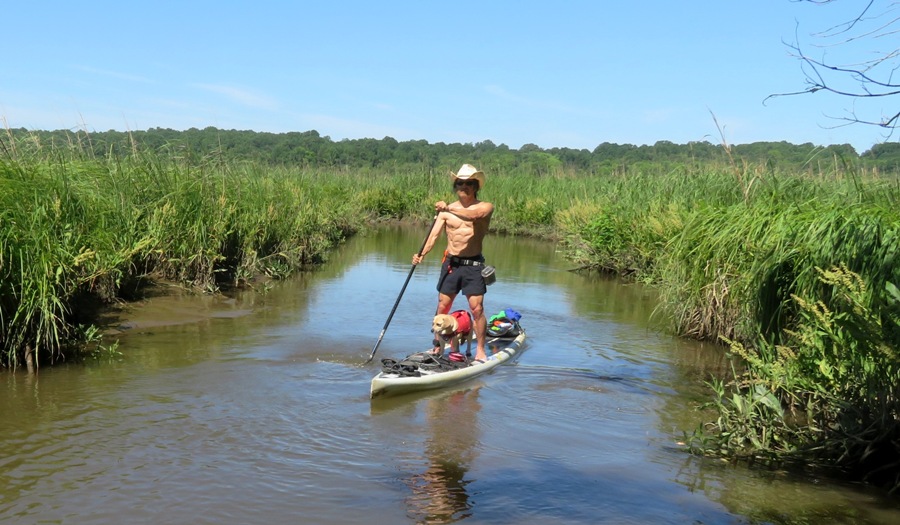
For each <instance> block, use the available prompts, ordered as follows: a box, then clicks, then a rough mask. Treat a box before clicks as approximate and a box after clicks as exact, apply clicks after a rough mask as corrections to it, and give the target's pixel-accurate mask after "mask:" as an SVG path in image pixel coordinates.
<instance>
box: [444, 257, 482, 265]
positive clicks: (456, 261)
mask: <svg viewBox="0 0 900 525" xmlns="http://www.w3.org/2000/svg"><path fill="white" fill-rule="evenodd" d="M449 261H450V266H483V265H484V259H483V258H482V257H481V256H480V255H476V256H474V257H457V256H456V255H451V256H450V257H449Z"/></svg>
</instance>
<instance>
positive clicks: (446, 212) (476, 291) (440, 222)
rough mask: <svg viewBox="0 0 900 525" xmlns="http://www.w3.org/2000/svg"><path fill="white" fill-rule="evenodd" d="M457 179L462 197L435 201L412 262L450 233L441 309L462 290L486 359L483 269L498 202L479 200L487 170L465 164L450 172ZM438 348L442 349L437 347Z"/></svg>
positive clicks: (441, 282)
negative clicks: (431, 222) (421, 245)
mask: <svg viewBox="0 0 900 525" xmlns="http://www.w3.org/2000/svg"><path fill="white" fill-rule="evenodd" d="M450 177H451V179H452V180H453V191H454V192H455V193H456V196H457V198H458V200H457V201H456V202H453V203H451V204H447V203H446V202H444V201H438V202H437V203H435V205H434V209H435V211H436V212H437V218H436V219H435V222H434V227H433V228H432V229H431V233H429V235H428V239H427V240H426V241H425V246H424V248H423V249H422V254H421V255H419V254H416V255H413V259H412V263H413V264H419V263H420V262H422V259H423V258H424V257H425V255H426V254H427V253H428V252H430V251H431V249H432V248H434V243H435V242H436V241H437V238H438V237H439V236H440V235H441V231H442V230H443V231H445V232H446V233H447V250H446V251H445V252H444V260H443V261H442V263H441V276H440V278H439V279H438V285H437V290H438V308H437V313H439V314H446V313H450V308H451V307H452V306H453V300H454V299H455V298H456V296H457V294H459V292H460V291H461V292H462V293H463V295H465V296H466V298H467V299H468V301H469V310H471V312H472V317H473V321H474V323H473V324H474V327H475V338H476V341H477V348H476V352H475V359H476V360H479V359H480V360H482V361H484V360H486V359H487V354H486V353H485V351H484V342H485V333H486V330H487V320H486V319H485V317H484V294H485V292H486V291H487V285H486V284H485V282H484V277H482V276H481V270H482V268H484V256H483V255H482V254H481V247H482V242H483V241H484V236H485V234H487V231H488V227H489V226H490V224H491V215H492V214H493V213H494V205H493V204H491V203H489V202H482V201H479V200H478V190H480V189H482V188H484V182H485V179H484V173H482V172H480V171H478V170H477V169H476V168H475V167H474V166H472V165H470V164H463V165H462V167H461V168H460V169H459V172H458V173H453V172H450ZM435 351H437V352H439V351H441V348H440V347H436V348H435Z"/></svg>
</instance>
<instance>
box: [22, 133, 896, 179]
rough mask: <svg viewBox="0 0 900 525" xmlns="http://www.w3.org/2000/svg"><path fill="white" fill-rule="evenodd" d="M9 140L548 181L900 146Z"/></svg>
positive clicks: (821, 158)
mask: <svg viewBox="0 0 900 525" xmlns="http://www.w3.org/2000/svg"><path fill="white" fill-rule="evenodd" d="M8 134H9V135H10V136H12V137H14V138H15V139H16V140H18V141H20V142H31V143H33V144H38V145H40V146H41V147H42V148H43V149H45V150H47V149H58V150H63V151H66V150H69V149H71V148H73V147H75V148H78V149H79V150H81V151H87V152H90V153H91V154H93V155H95V156H97V157H104V156H108V155H110V154H113V155H117V156H123V155H127V154H131V153H133V151H134V149H135V148H136V147H140V149H142V150H145V151H156V152H165V153H166V154H169V153H173V152H172V151H171V149H172V145H173V144H178V145H179V148H180V149H182V150H184V151H191V152H194V153H195V154H198V155H201V156H202V155H211V154H215V155H224V156H226V157H227V158H229V159H236V160H249V161H254V162H258V163H262V164H269V165H286V166H304V167H314V168H320V169H322V168H338V169H342V170H347V169H352V170H359V169H371V168H379V169H384V170H396V171H409V170H413V169H414V170H416V171H418V172H420V173H427V172H429V171H437V172H439V173H441V174H443V173H445V172H446V170H447V167H448V166H459V165H461V164H462V163H464V162H471V163H473V164H475V165H476V166H478V167H479V168H482V169H485V170H487V171H489V172H490V173H510V172H513V171H515V172H520V173H529V174H534V175H548V174H553V173H556V172H558V171H559V170H560V169H562V170H568V171H575V172H578V173H579V174H593V175H610V174H628V175H632V174H640V173H667V172H669V171H672V170H676V169H682V168H684V167H689V168H691V169H697V168H699V167H701V166H708V165H709V164H710V163H718V162H727V161H728V159H729V157H730V158H731V159H733V160H734V161H735V162H737V163H738V164H746V165H752V166H762V167H763V168H764V169H765V170H768V171H771V170H780V171H781V172H785V173H787V172H790V173H803V172H806V173H820V172H822V171H827V170H831V169H833V168H834V167H835V164H840V165H842V166H849V167H851V168H852V169H855V170H859V171H863V172H878V173H881V174H886V173H900V144H897V143H884V144H876V145H875V146H873V147H872V149H870V150H868V151H865V152H862V153H858V152H857V151H856V150H855V149H854V148H853V147H852V146H850V145H849V144H842V145H831V146H827V147H818V146H814V145H813V144H810V143H806V144H799V145H795V144H790V143H788V142H783V141H782V142H755V143H753V144H739V145H734V146H730V147H728V148H726V147H725V146H724V145H721V144H711V143H709V142H705V141H703V142H691V143H688V144H674V143H672V142H669V141H665V140H663V141H659V142H657V143H656V144H653V145H644V146H635V145H631V144H611V143H609V142H604V143H603V144H600V145H598V146H597V147H596V148H594V149H593V151H589V150H587V149H573V148H549V149H542V148H540V147H538V146H536V145H534V144H526V145H524V146H522V147H521V148H519V149H518V150H516V149H510V148H509V147H508V146H506V145H504V144H499V145H497V144H494V143H493V142H491V141H490V140H485V141H483V142H478V143H475V144H459V143H454V144H445V143H443V142H437V143H434V144H429V143H428V142H427V141H424V140H411V141H406V142H399V141H397V140H395V139H393V138H391V137H384V138H383V139H373V138H366V139H355V140H341V141H333V140H331V139H330V138H329V137H327V136H326V137H323V136H320V135H319V133H318V132H316V131H305V132H292V133H263V132H256V131H239V130H223V129H217V128H213V127H209V128H205V129H196V128H191V129H189V130H186V131H176V130H172V129H163V128H154V129H149V130H145V131H130V132H120V131H105V132H94V133H91V134H87V133H84V132H71V131H68V130H57V131H29V130H26V129H22V128H20V129H11V130H8ZM175 153H177V152H175ZM842 169H843V168H842Z"/></svg>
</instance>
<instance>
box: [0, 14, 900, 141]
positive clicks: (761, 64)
mask: <svg viewBox="0 0 900 525" xmlns="http://www.w3.org/2000/svg"><path fill="white" fill-rule="evenodd" d="M881 1H883V0H881ZM859 7H860V3H859V2H853V1H852V0H839V1H837V2H834V3H833V4H829V5H825V6H815V5H811V4H808V3H796V2H791V1H790V0H752V1H750V0H744V1H736V0H717V1H715V0H710V1H707V0H691V1H673V0H645V1H637V0H589V1H580V0H579V1H566V0H559V1H557V2H547V1H543V2H537V1H530V0H518V1H512V0H510V1H506V2H500V1H494V2H491V1H487V0H484V1H481V2H477V1H466V0H461V1H455V2H434V1H427V0H420V1H383V2H375V1H341V0H333V1H331V2H322V1H317V2H304V1H269V0H257V1H254V2H236V1H228V0H218V1H216V2H211V1H189V0H183V1H177V2H176V1H165V0H160V1H155V2H142V1H137V2H122V1H121V0H120V1H117V2H107V1H89V2H70V1H58V2H49V1H41V0H34V1H32V2H7V5H5V6H4V7H3V14H2V17H0V23H2V28H3V29H2V33H3V37H4V38H3V40H4V42H6V46H5V48H4V52H3V54H2V58H0V119H2V122H0V123H2V124H3V125H5V126H7V127H12V128H20V127H24V128H28V129H73V130H76V129H82V130H84V129H87V130H88V131H106V130H109V129H115V130H141V129H148V128H152V127H163V128H172V129H187V128H191V127H196V128H204V127H207V126H215V127H218V128H223V129H241V130H255V131H269V132H288V131H308V130H313V129H314V130H317V131H318V132H319V133H320V134H322V135H323V136H329V137H331V138H332V139H334V140H341V139H345V138H351V139H352V138H364V137H371V138H379V139H380V138H383V137H385V136H390V137H393V138H395V139H397V140H400V141H405V140H422V139H424V140H427V141H428V142H430V143H435V142H446V143H451V142H463V143H469V142H480V141H484V140H491V141H492V142H494V143H496V144H506V145H508V146H509V147H511V148H519V147H521V146H522V145H523V144H529V143H530V144H536V145H538V146H540V147H542V148H552V147H569V148H587V149H589V150H592V149H594V148H595V147H596V146H597V145H598V144H601V143H603V142H612V143H618V144H636V145H640V144H653V143H655V142H657V141H660V140H668V141H672V142H675V143H678V144H684V143H687V142H689V141H698V140H707V141H710V142H713V143H719V142H721V137H720V134H719V131H718V128H717V126H716V122H715V121H718V124H719V126H720V127H721V128H722V130H723V133H724V138H725V140H727V141H728V142H729V143H731V144H743V143H749V142H757V141H779V140H786V141H788V142H792V143H795V144H801V143H806V142H812V143H814V144H817V145H827V144H844V143H849V144H852V145H853V146H854V147H855V148H856V149H857V151H858V152H860V153H862V152H863V151H865V150H867V149H869V148H870V147H871V146H872V145H873V144H876V143H878V142H881V141H883V140H884V133H883V131H882V130H880V129H878V128H875V127H872V126H864V125H854V126H844V127H837V128H835V126H836V125H837V124H839V122H838V121H835V120H833V119H832V118H830V117H834V116H846V114H847V111H848V110H849V109H852V106H851V104H852V103H851V102H850V101H848V100H845V99H839V98H836V97H833V96H829V95H828V94H826V93H817V94H815V95H803V96H795V97H780V98H775V99H771V100H769V101H767V102H765V103H764V100H765V99H766V97H767V96H768V95H770V94H773V93H784V92H792V91H798V90H801V89H803V87H804V77H803V74H802V72H801V69H800V64H799V62H798V61H797V60H796V59H794V58H792V57H791V56H790V54H789V49H788V48H787V46H786V45H785V44H784V42H785V41H787V42H793V41H795V34H796V35H799V36H800V37H801V38H802V39H805V40H809V39H808V37H807V35H809V34H810V33H813V32H815V31H821V30H824V29H827V28H829V27H831V26H833V25H835V24H837V23H839V22H842V21H845V20H848V19H850V18H852V16H854V15H855V14H857V13H856V12H855V10H857V9H859ZM798 24H799V25H798ZM879 111H880V110H879ZM713 115H715V121H714V119H713Z"/></svg>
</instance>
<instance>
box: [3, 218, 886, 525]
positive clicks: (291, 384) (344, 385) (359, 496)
mask: <svg viewBox="0 0 900 525" xmlns="http://www.w3.org/2000/svg"><path fill="white" fill-rule="evenodd" d="M421 233H422V232H419V231H418V230H415V229H413V230H408V231H407V230H404V229H400V228H396V229H394V228H386V229H384V230H382V231H379V232H378V233H376V234H373V235H371V236H368V237H361V238H358V239H354V240H353V241H351V242H350V243H349V244H348V245H347V246H345V247H343V248H342V249H341V250H340V251H338V252H337V253H335V254H334V256H333V257H332V259H331V260H330V261H329V262H328V263H327V264H326V265H324V266H323V267H322V268H321V270H319V271H317V272H315V273H313V274H306V275H303V276H299V277H298V278H296V279H292V280H291V281H288V282H284V283H277V284H275V285H274V286H272V287H271V289H270V290H269V291H268V292H266V293H242V294H238V295H236V296H235V297H232V298H230V299H222V298H209V297H192V296H179V297H175V298H173V297H169V296H166V295H160V296H151V297H150V298H149V299H148V300H147V301H146V303H145V304H143V305H138V306H136V307H135V308H134V309H132V310H131V311H129V312H128V313H127V314H126V315H125V317H123V318H122V319H118V320H116V321H115V324H114V326H118V327H120V329H121V330H122V332H121V333H122V335H121V337H122V339H121V346H120V351H121V352H122V356H121V357H115V356H107V357H104V358H103V359H100V360H98V361H89V362H87V363H85V364H76V363H68V364H63V365H61V366H59V367H55V368H52V369H45V370H42V371H41V373H40V375H39V376H37V377H28V376H26V375H24V374H7V375H6V376H4V378H3V380H4V382H5V383H4V385H3V387H4V394H3V395H2V396H0V420H2V421H3V424H2V427H0V446H2V449H3V450H4V454H3V456H2V457H0V480H2V483H0V523H71V524H78V525H82V524H101V523H103V524H106V523H119V522H122V523H129V524H135V523H137V524H140V523H147V524H151V523H152V524H156V523H172V524H180V523H184V524H188V523H190V524H202V523H210V524H232V523H233V524H244V523H263V522H268V523H300V522H302V523H317V524H347V523H366V524H370V523H371V524H396V523H453V522H457V521H462V520H464V521H465V522H467V523H515V524H517V525H518V524H532V523H533V524H545V523H573V524H587V523H592V524H593V523H615V524H621V523H641V524H646V523H705V524H710V523H721V524H725V523H729V524H730V523H818V522H823V523H824V522H828V523H871V524H881V523H896V522H897V521H898V520H900V509H898V506H897V504H896V503H895V502H893V501H892V500H887V499H884V498H882V497H881V496H880V495H878V494H877V493H875V492H874V491H869V490H865V489H862V488H860V487H856V486H848V485H842V484H839V483H836V482H834V481H828V480H825V479H818V478H814V477H812V476H798V475H792V474H789V473H786V472H781V471H759V470H751V469H747V468H745V467H738V466H733V465H728V464H724V463H722V462H719V461H714V460H708V459H703V458H696V457H692V456H689V455H687V454H685V453H684V451H683V450H682V448H681V447H680V446H679V445H678V441H679V440H681V439H682V431H684V430H691V429H693V427H694V426H695V425H696V424H698V423H699V421H700V418H699V415H698V412H697V411H696V410H695V408H694V407H696V406H697V405H698V404H700V403H702V402H703V401H705V400H706V399H707V396H708V395H709V392H708V391H707V390H706V389H705V387H704V386H703V381H705V380H706V379H707V378H708V377H709V375H710V374H713V373H721V371H722V370H724V367H725V362H724V360H723V358H722V352H721V349H718V348H716V347H714V346H711V345H701V344H697V343H694V342H689V341H680V340H676V339H673V338H671V337H668V336H665V335H663V334H661V333H660V332H659V331H658V330H656V329H654V327H653V326H652V324H650V323H648V321H647V319H648V317H649V314H650V311H651V310H652V308H653V307H654V305H655V304H654V299H653V296H652V292H651V291H649V290H646V289H643V288H641V287H639V286H636V285H621V284H616V283H612V282H609V281H606V280H604V279H600V278H596V277H589V276H583V275H577V274H574V273H571V272H568V271H566V269H567V263H566V261H565V260H563V259H561V258H560V256H559V254H557V253H555V252H554V247H553V246H551V245H549V244H544V243H540V242H536V241H531V240H521V239H510V238H503V237H499V238H495V239H491V246H492V247H493V249H494V250H493V252H492V253H488V254H486V255H487V257H488V259H489V261H490V262H491V263H492V264H495V265H496V266H497V272H498V274H497V275H498V281H497V283H496V284H494V285H493V286H492V287H491V288H490V290H489V293H488V295H487V297H486V301H485V302H486V310H487V312H488V313H489V314H490V313H491V312H492V311H495V310H496V311H499V310H501V309H502V308H505V307H513V308H515V309H517V310H518V311H520V312H521V313H522V314H523V319H522V322H523V325H524V326H525V328H526V330H527V331H528V335H529V340H528V342H527V346H526V350H525V352H524V354H523V355H522V356H521V358H520V359H519V361H518V363H517V364H514V365H510V366H503V367H500V368H498V369H497V370H496V371H495V372H493V373H492V374H490V375H487V376H483V377H480V378H478V379H475V380H473V381H472V382H470V383H467V384H464V385H462V386H460V387H457V388H453V389H448V390H439V391H434V392H430V393H422V394H411V395H408V396H403V397H397V398H387V399H376V400H370V399H369V397H368V388H369V381H370V379H371V378H372V376H373V375H374V374H375V373H376V372H377V371H378V370H379V359H380V358H382V357H394V358H396V357H402V356H404V355H406V354H408V353H411V352H415V351H420V350H423V349H424V348H425V347H427V345H429V344H430V340H431V334H430V332H429V328H430V317H431V313H433V311H434V307H435V301H436V294H435V290H434V284H435V281H436V279H437V266H436V262H435V261H427V262H426V263H423V265H422V267H421V268H418V269H417V270H416V272H415V274H414V276H413V278H412V280H411V282H410V285H409V287H408V289H407V290H406V292H405V294H404V296H403V298H402V301H401V303H400V306H399V307H398V309H397V312H396V313H395V316H394V318H393V320H392V321H391V323H390V325H389V328H388V330H387V332H386V334H385V337H384V340H383V342H382V344H381V346H380V348H379V350H378V352H377V356H376V359H375V360H374V361H373V362H372V363H369V364H367V365H364V362H365V360H366V358H367V357H368V356H369V352H370V351H371V349H372V347H373V344H374V343H375V340H376V339H377V337H378V334H379V332H380V331H381V329H382V327H383V326H384V323H385V321H386V319H387V315H388V313H389V311H390V309H391V307H392V305H393V304H394V301H395V300H396V298H397V295H398V293H399V291H400V287H401V285H402V283H403V280H404V279H405V277H406V275H407V273H408V272H409V269H410V266H409V262H410V257H411V255H412V253H413V252H414V251H415V250H416V249H417V248H418V245H419V244H420V243H421V238H420V236H421ZM458 305H459V303H458ZM85 502H90V504H89V505H86V504H85Z"/></svg>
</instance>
